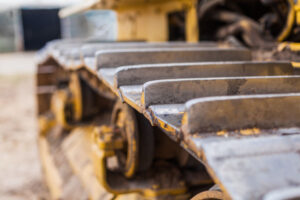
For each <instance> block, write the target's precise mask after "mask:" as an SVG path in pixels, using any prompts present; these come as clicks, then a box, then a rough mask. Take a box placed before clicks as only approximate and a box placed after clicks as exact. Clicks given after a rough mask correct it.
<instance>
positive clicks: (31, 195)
mask: <svg viewBox="0 0 300 200" xmlns="http://www.w3.org/2000/svg"><path fill="white" fill-rule="evenodd" d="M34 63H35V53H32V52H31V53H11V54H0V199H1V200H2V199H3V200H4V199H5V200H17V199H49V196H48V194H47V192H46V191H47V190H46V189H45V186H44V184H43V178H42V173H41V166H40V163H39V155H38V151H37V142H36V135H37V123H36V111H35V96H34V82H35V80H34V72H35V64H34Z"/></svg>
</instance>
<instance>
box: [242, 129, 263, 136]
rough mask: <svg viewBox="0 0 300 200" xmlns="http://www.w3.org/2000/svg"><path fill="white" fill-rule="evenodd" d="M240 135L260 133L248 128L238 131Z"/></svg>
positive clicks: (258, 130)
mask: <svg viewBox="0 0 300 200" xmlns="http://www.w3.org/2000/svg"><path fill="white" fill-rule="evenodd" d="M240 133H241V134H242V135H257V134H260V133H261V131H260V129H258V128H250V129H243V130H240Z"/></svg>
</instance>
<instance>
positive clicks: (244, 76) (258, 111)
mask: <svg viewBox="0 0 300 200" xmlns="http://www.w3.org/2000/svg"><path fill="white" fill-rule="evenodd" d="M88 9H113V10H115V11H116V12H117V14H118V21H119V35H118V38H119V41H117V42H112V41H101V40H99V41H98V40H84V39H78V40H58V41H53V42H50V43H48V44H47V45H46V47H45V48H44V49H43V50H41V52H40V54H39V56H40V57H39V64H38V72H37V98H38V112H39V113H38V114H39V125H40V133H39V139H38V141H39V149H40V154H41V161H42V165H43V171H44V174H45V181H46V183H47V185H48V188H49V191H50V193H51V195H52V198H53V199H86V198H90V199H192V200H203V199H205V200H208V199H217V200H219V199H236V200H244V199H245V200H248V199H249V200H256V199H263V200H275V199H276V200H277V199H278V200H279V199H280V200H287V199H300V154H299V152H300V135H299V133H300V129H299V126H300V120H299V119H300V103H299V102H300V76H299V75H298V74H299V71H298V70H297V53H293V52H291V50H292V51H293V50H294V49H297V48H296V47H297V44H296V43H286V42H285V43H280V45H278V43H276V42H274V41H279V42H281V41H283V40H285V41H294V42H295V41H297V30H298V29H297V25H298V23H299V20H298V18H299V13H298V3H297V2H295V1H290V0H262V1H259V0H257V1H255V0H251V1H250V0H230V1H229V0H227V1H226V0H211V1H205V0H202V1H195V0H174V1H171V0H110V1H108V0H100V1H93V2H87V3H85V4H83V5H81V6H75V7H71V8H66V9H64V10H62V11H61V13H60V15H61V17H66V16H68V15H71V14H73V13H76V12H80V11H84V10H88ZM183 38H185V40H186V41H188V42H185V41H176V42H174V41H173V42H170V41H169V42H167V41H168V40H182V39H183ZM199 38H200V42H199V41H198V40H199ZM201 38H203V39H205V40H210V41H201V40H202V39H201ZM291 58H293V59H295V60H293V61H294V62H293V63H291V62H290V61H291ZM284 60H285V61H284Z"/></svg>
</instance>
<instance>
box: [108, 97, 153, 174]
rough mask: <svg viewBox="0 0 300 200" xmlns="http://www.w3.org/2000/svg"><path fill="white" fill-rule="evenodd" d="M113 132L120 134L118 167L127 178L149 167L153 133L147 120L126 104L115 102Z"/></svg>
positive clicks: (117, 152) (151, 156) (151, 158)
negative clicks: (121, 144)
mask: <svg viewBox="0 0 300 200" xmlns="http://www.w3.org/2000/svg"><path fill="white" fill-rule="evenodd" d="M111 121H112V125H113V128H114V132H116V133H119V134H121V136H122V138H123V140H124V141H125V142H124V148H123V149H121V150H117V151H116V156H117V160H118V163H119V167H120V168H121V170H122V172H123V174H124V175H125V176H126V177H127V178H131V177H133V176H134V174H135V173H136V172H140V171H145V170H147V169H149V168H150V166H151V164H152V160H153V154H154V135H153V129H152V126H151V125H150V124H149V122H148V121H147V120H146V119H145V118H144V117H143V116H141V115H140V114H139V113H137V112H136V111H134V110H133V109H132V108H131V107H129V106H128V105H127V104H125V103H122V102H117V103H116V104H115V106H114V109H113V113H112V120H111Z"/></svg>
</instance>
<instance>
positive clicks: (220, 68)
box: [99, 61, 293, 89]
mask: <svg viewBox="0 0 300 200" xmlns="http://www.w3.org/2000/svg"><path fill="white" fill-rule="evenodd" d="M291 74H293V67H292V65H291V64H290V63H288V62H256V61H230V62H197V63H173V64H144V65H132V66H122V67H118V68H113V69H107V68H104V69H100V71H99V75H100V77H101V78H102V79H104V80H106V81H108V82H109V83H110V84H111V85H112V83H113V84H114V88H115V89H117V88H119V87H120V86H124V85H140V84H144V83H145V82H147V81H152V80H160V79H175V78H201V77H203V78H205V77H235V76H274V75H291Z"/></svg>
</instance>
